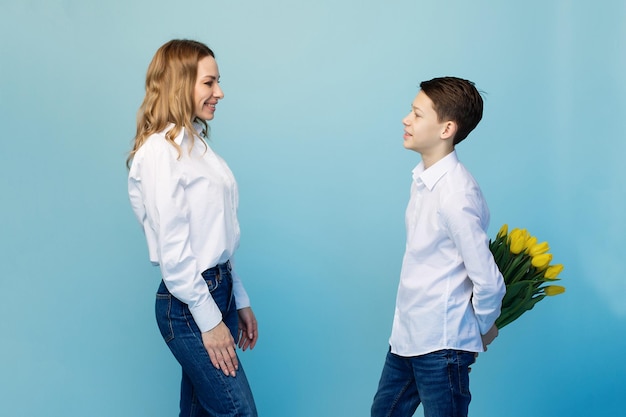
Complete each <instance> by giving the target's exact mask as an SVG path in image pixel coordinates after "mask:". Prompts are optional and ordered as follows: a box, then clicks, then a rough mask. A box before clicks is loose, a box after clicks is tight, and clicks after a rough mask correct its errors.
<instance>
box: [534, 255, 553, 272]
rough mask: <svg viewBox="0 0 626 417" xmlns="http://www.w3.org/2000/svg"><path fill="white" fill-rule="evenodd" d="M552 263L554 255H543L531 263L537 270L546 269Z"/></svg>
mask: <svg viewBox="0 0 626 417" xmlns="http://www.w3.org/2000/svg"><path fill="white" fill-rule="evenodd" d="M550 261H552V254H550V253H542V254H539V255H537V256H533V259H532V261H531V262H530V263H531V264H532V266H534V267H535V268H537V269H545V268H547V267H548V265H549V264H550Z"/></svg>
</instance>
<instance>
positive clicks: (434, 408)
mask: <svg viewBox="0 0 626 417" xmlns="http://www.w3.org/2000/svg"><path fill="white" fill-rule="evenodd" d="M475 360H476V358H475V354H474V353H473V352H465V351H460V350H452V349H446V350H439V351H436V352H432V353H428V354H426V355H420V356H412V357H403V356H398V355H395V354H393V353H391V351H389V352H388V353H387V359H386V360H385V365H384V367H383V372H382V375H381V377H380V382H379V385H378V391H377V392H376V395H375V396H374V403H373V405H372V417H410V416H412V415H413V413H415V410H417V407H418V406H419V405H420V403H421V404H422V406H423V407H424V417H467V412H468V408H469V403H470V400H471V398H472V397H471V395H470V391H469V367H470V365H471V364H472V363H474V361H475Z"/></svg>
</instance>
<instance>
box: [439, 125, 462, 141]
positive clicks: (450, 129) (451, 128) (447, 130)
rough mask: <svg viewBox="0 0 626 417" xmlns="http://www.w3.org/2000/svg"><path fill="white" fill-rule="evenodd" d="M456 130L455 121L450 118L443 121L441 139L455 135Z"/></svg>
mask: <svg viewBox="0 0 626 417" xmlns="http://www.w3.org/2000/svg"><path fill="white" fill-rule="evenodd" d="M457 130H458V126H457V124H456V122H454V121H452V120H448V121H447V122H445V124H444V126H443V131H442V132H441V139H450V138H453V137H454V135H456V131H457Z"/></svg>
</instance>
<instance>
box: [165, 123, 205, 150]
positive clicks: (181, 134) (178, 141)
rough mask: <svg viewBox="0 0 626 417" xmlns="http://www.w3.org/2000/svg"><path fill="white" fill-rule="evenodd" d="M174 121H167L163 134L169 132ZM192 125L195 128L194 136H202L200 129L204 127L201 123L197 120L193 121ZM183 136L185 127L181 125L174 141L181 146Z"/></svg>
mask: <svg viewBox="0 0 626 417" xmlns="http://www.w3.org/2000/svg"><path fill="white" fill-rule="evenodd" d="M174 126H175V125H174V123H169V124H168V125H167V127H166V128H165V129H164V130H163V134H165V133H167V132H169V131H170V130H172V129H173V128H174ZM193 127H194V129H195V130H196V136H199V137H202V130H203V129H204V127H203V126H202V124H201V123H198V122H193ZM184 137H185V127H184V126H183V128H182V129H180V132H179V133H178V136H176V137H175V138H174V142H175V143H176V144H177V145H178V146H181V145H182V143H183V138H184Z"/></svg>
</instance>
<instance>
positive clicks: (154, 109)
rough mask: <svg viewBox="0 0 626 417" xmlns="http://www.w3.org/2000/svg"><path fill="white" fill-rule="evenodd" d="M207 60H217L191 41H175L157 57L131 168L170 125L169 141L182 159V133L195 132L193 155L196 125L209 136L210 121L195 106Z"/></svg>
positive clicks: (140, 114)
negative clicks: (179, 141)
mask: <svg viewBox="0 0 626 417" xmlns="http://www.w3.org/2000/svg"><path fill="white" fill-rule="evenodd" d="M207 56H211V57H213V58H215V54H214V53H213V51H212V50H211V49H210V48H209V47H208V46H206V45H205V44H203V43H201V42H197V41H193V40H187V39H174V40H171V41H169V42H167V43H166V44H164V45H163V46H161V47H160V48H159V49H158V50H157V52H156V53H155V54H154V57H153V58H152V61H151V62H150V65H149V66H148V71H147V74H146V96H145V97H144V99H143V103H142V104H141V106H140V107H139V111H138V112H137V132H136V134H135V139H134V145H133V149H132V150H131V151H130V153H129V155H128V158H127V159H126V166H127V167H130V164H131V163H132V160H133V158H134V156H135V154H136V153H137V151H138V150H139V148H141V146H142V145H143V144H144V143H145V142H146V140H147V139H148V137H150V135H152V134H154V133H158V132H160V131H162V130H164V129H165V128H166V127H167V126H168V125H169V124H170V123H172V124H174V127H173V128H172V129H171V130H170V131H168V132H167V134H166V135H165V139H166V140H167V141H168V142H170V143H171V144H172V145H173V146H174V147H175V148H176V149H177V150H178V157H179V158H180V155H181V149H180V146H178V144H176V142H174V139H175V138H176V136H178V134H179V133H180V131H181V129H183V128H185V129H186V130H187V131H188V132H191V145H190V149H189V150H190V151H191V147H193V140H194V135H195V133H196V130H195V129H194V127H193V123H194V122H198V123H201V124H202V125H203V126H204V128H203V131H202V135H203V136H206V135H207V134H208V125H207V123H206V121H204V120H202V119H198V118H197V117H196V116H195V107H194V102H193V95H194V87H195V83H196V77H197V76H198V62H199V61H200V60H201V59H202V58H205V57H207ZM203 143H204V142H203ZM204 145H205V146H206V144H204Z"/></svg>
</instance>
